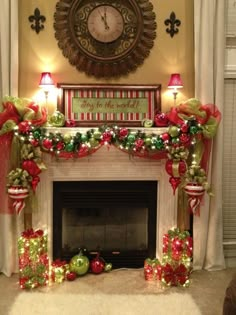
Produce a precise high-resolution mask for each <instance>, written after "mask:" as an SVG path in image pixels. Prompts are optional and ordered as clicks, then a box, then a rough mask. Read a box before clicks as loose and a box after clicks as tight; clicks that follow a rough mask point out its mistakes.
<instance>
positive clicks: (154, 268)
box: [144, 258, 162, 280]
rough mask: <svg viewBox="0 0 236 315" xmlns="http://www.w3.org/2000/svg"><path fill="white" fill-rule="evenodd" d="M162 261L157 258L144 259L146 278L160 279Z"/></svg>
mask: <svg viewBox="0 0 236 315" xmlns="http://www.w3.org/2000/svg"><path fill="white" fill-rule="evenodd" d="M161 270H162V267H161V263H160V261H159V260H158V259H157V258H154V259H151V258H147V259H145V261H144V277H145V280H160V279H161V272H162V271H161Z"/></svg>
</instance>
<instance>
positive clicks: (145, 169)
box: [32, 128, 177, 259]
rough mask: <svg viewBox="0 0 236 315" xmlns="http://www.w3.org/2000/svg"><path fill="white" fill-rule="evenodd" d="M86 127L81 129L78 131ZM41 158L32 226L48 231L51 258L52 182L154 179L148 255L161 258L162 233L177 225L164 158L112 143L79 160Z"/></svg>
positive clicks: (76, 130)
mask: <svg viewBox="0 0 236 315" xmlns="http://www.w3.org/2000/svg"><path fill="white" fill-rule="evenodd" d="M57 129H58V132H61V133H63V132H64V133H65V132H68V128H64V129H63V128H57ZM65 129H66V130H65ZM78 129H80V128H75V129H74V132H75V133H76V132H78V131H79V130H78ZM85 129H86V128H81V131H82V130H83V132H84V130H85ZM153 129H154V128H152V130H151V131H150V132H153ZM49 130H50V128H49ZM53 131H55V128H53ZM144 131H145V132H148V129H145V128H144ZM70 133H73V128H70ZM155 133H159V134H161V133H163V128H155ZM43 159H44V161H45V164H46V166H47V170H46V171H45V172H43V173H42V174H41V182H40V185H39V186H38V188H37V207H35V208H36V209H35V210H34V212H33V216H32V221H33V226H35V227H37V226H39V227H41V228H42V227H43V229H44V230H47V231H48V239H49V256H50V258H51V259H53V257H54V253H53V241H55V237H56V236H55V235H53V234H54V233H53V183H55V182H58V181H65V182H66V181H69V182H73V181H92V182H99V181H157V182H158V189H157V196H156V213H155V220H156V222H155V223H156V224H155V225H156V233H155V238H156V240H155V250H154V253H150V254H153V256H156V257H159V258H160V257H161V253H162V236H163V234H164V233H166V231H168V230H169V229H170V228H172V227H174V226H176V225H177V197H176V195H173V191H172V188H171V185H170V183H169V176H168V175H167V174H166V171H165V160H155V159H150V158H140V157H134V156H129V155H128V154H126V153H124V152H122V151H120V150H119V149H117V148H115V147H113V146H102V147H101V148H100V149H99V150H98V151H97V152H95V153H94V154H92V155H89V156H87V157H83V158H78V159H68V160H67V159H56V158H54V157H52V156H51V155H50V154H46V153H45V154H44V157H43Z"/></svg>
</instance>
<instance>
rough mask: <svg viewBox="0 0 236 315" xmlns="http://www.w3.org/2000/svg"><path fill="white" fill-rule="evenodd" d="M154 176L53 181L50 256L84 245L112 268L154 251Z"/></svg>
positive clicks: (138, 262) (133, 264) (66, 255)
mask: <svg viewBox="0 0 236 315" xmlns="http://www.w3.org/2000/svg"><path fill="white" fill-rule="evenodd" d="M157 189H158V182H157V181H154V180H145V181H143V180H142V181H138V180H137V181H136V180H125V181H120V180H114V181H112V180H108V181H54V182H53V259H57V258H62V259H65V260H67V261H69V260H70V259H71V257H73V256H74V255H75V254H77V253H78V251H79V249H80V248H86V250H87V255H88V256H89V258H90V259H91V258H93V257H94V256H95V255H96V254H97V252H100V255H101V256H102V257H103V258H104V259H105V261H107V262H111V263H112V265H113V268H121V267H127V268H140V267H142V266H143V263H144V260H145V258H147V257H154V256H155V253H156V233H157V224H156V221H157V213H156V212H157Z"/></svg>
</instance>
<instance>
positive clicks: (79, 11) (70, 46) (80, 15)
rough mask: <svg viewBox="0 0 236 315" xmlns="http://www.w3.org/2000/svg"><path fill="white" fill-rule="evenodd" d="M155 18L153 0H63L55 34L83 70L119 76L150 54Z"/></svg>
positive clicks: (72, 60)
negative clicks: (150, 0)
mask: <svg viewBox="0 0 236 315" xmlns="http://www.w3.org/2000/svg"><path fill="white" fill-rule="evenodd" d="M155 18H156V15H155V13H154V12H153V5H152V4H151V3H150V2H149V0H125V1H124V0H96V1H94V0H59V2H58V3H57V5H56V12H55V14H54V21H55V23H54V29H55V37H56V39H57V40H58V46H59V48H60V49H61V50H62V52H63V55H64V56H65V57H66V58H68V59H69V62H70V64H71V65H73V66H75V67H76V68H77V69H78V70H79V71H83V72H85V73H86V74H87V75H93V76H95V77H98V78H99V77H100V78H101V77H106V78H109V77H117V76H120V75H126V74H128V73H129V72H131V71H134V70H136V68H137V67H138V66H140V65H141V64H142V63H143V62H144V59H145V58H146V57H147V56H148V55H149V53H150V49H151V48H152V47H153V45H154V39H155V38H156V27H157V24H156V21H155Z"/></svg>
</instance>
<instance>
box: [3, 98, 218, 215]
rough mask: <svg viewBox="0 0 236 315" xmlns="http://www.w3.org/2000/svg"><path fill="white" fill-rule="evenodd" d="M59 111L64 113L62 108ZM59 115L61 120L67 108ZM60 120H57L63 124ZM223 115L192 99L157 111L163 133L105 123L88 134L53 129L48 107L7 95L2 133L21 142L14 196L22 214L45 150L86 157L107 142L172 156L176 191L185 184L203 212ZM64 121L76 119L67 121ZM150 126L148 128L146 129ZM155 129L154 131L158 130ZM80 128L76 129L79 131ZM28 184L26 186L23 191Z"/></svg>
mask: <svg viewBox="0 0 236 315" xmlns="http://www.w3.org/2000/svg"><path fill="white" fill-rule="evenodd" d="M57 113H58V112H57ZM58 114H59V116H58V117H56V118H58V119H59V120H60V117H61V113H58ZM58 119H56V121H57V123H58ZM220 119H221V114H220V112H219V111H218V109H217V108H216V106H215V105H212V104H208V105H202V104H201V102H200V101H199V100H197V99H194V98H192V99H189V100H187V101H186V102H184V103H181V104H180V105H178V106H177V107H173V108H171V109H170V111H169V112H168V113H157V114H156V116H155V120H154V125H155V126H156V127H166V128H164V131H163V133H161V134H160V132H159V133H155V129H152V128H150V131H151V132H145V131H144V128H141V127H140V129H137V130H135V131H134V130H133V129H129V128H126V127H118V126H106V125H103V126H99V127H98V128H92V129H90V130H87V131H85V132H84V133H81V132H76V133H72V132H71V129H69V128H68V132H67V131H66V132H65V133H63V134H62V133H60V132H58V130H57V129H55V132H52V131H50V132H48V130H47V128H45V127H46V123H47V120H48V117H47V114H46V109H44V108H40V107H39V106H38V105H37V104H35V103H34V102H32V101H30V100H26V99H19V98H13V97H6V98H5V99H4V100H3V112H2V113H0V128H1V129H0V138H1V136H3V135H5V134H12V133H13V134H14V138H13V142H18V148H19V150H20V161H19V165H18V166H17V167H16V168H15V169H13V170H11V171H10V173H9V174H8V182H7V188H8V192H9V196H10V197H11V198H13V199H15V201H14V203H15V204H14V206H15V207H17V212H18V213H20V212H21V210H22V209H23V208H24V198H26V197H27V196H26V197H25V195H27V194H25V193H24V190H25V189H27V190H28V192H29V193H30V194H31V193H35V190H36V187H37V185H38V183H39V181H40V177H39V174H40V173H41V172H42V171H43V170H45V169H46V166H45V165H44V163H43V161H42V152H47V153H49V154H51V155H53V156H56V157H57V158H66V159H70V158H81V157H84V156H87V155H89V154H93V153H95V152H96V151H97V150H98V149H99V148H100V147H101V146H103V145H114V146H115V147H117V148H118V149H120V150H122V151H123V152H126V153H128V154H130V155H134V156H138V157H145V158H151V159H166V171H167V173H168V174H169V175H170V179H169V181H170V184H171V185H172V188H173V193H175V190H176V188H177V187H178V186H179V185H180V187H181V188H184V190H185V191H186V193H187V195H188V197H189V209H190V211H191V212H192V213H193V214H199V205H200V202H201V197H202V195H203V194H204V192H205V191H207V192H209V193H210V189H209V187H208V183H207V179H206V171H207V162H208V158H209V153H210V144H211V139H212V138H213V137H214V136H215V134H216V131H217V127H218V124H219V122H220ZM63 124H64V126H70V127H71V126H73V125H74V122H73V121H65V120H63ZM145 130H146V129H145ZM152 130H153V131H152ZM73 132H74V131H73ZM22 189H23V191H22Z"/></svg>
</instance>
